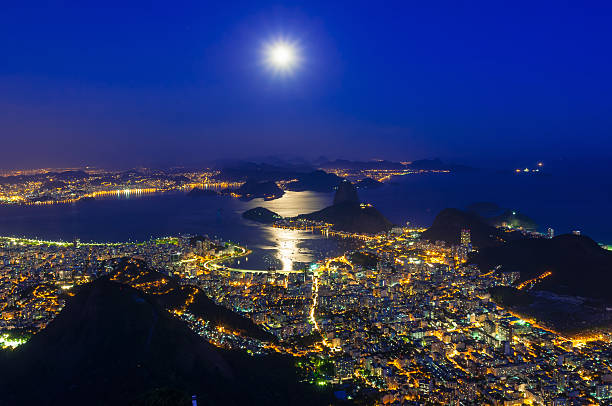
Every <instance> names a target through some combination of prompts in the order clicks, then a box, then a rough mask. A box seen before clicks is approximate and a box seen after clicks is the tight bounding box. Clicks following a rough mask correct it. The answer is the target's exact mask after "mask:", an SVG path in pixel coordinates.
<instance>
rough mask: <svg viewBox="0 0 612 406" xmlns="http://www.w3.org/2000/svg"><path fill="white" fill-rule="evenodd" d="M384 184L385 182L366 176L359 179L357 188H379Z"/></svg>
mask: <svg viewBox="0 0 612 406" xmlns="http://www.w3.org/2000/svg"><path fill="white" fill-rule="evenodd" d="M384 185H385V184H384V183H382V182H379V181H377V180H374V179H372V178H364V179H361V180H358V181H357V182H356V183H355V186H356V187H357V189H378V188H379V187H383V186H384Z"/></svg>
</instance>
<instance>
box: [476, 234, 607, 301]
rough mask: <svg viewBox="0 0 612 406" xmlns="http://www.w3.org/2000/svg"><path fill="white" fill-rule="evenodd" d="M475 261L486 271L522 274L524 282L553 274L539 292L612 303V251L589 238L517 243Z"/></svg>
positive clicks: (493, 249)
mask: <svg viewBox="0 0 612 406" xmlns="http://www.w3.org/2000/svg"><path fill="white" fill-rule="evenodd" d="M472 262H473V263H475V264H477V265H478V266H479V267H480V269H481V270H483V271H486V270H488V269H492V268H494V267H495V266H497V265H501V269H502V270H507V271H519V272H520V273H521V280H528V279H532V278H535V277H537V276H539V275H541V274H543V273H544V272H546V271H551V272H552V275H550V276H549V277H547V278H545V279H543V280H542V281H541V282H539V283H538V284H537V285H536V288H537V289H539V290H549V291H552V292H556V293H559V294H566V295H579V296H584V297H590V298H596V299H603V300H606V301H608V302H612V289H610V286H612V252H610V251H607V250H605V249H603V248H601V247H600V246H599V245H597V243H596V242H595V241H593V240H592V239H590V238H589V237H586V236H579V235H573V234H564V235H560V236H557V237H555V238H553V239H544V238H535V239H523V240H517V241H513V242H510V243H508V244H506V245H503V246H500V247H488V248H485V249H483V250H481V251H480V252H479V253H478V254H477V255H476V256H475V257H474V258H473V259H472Z"/></svg>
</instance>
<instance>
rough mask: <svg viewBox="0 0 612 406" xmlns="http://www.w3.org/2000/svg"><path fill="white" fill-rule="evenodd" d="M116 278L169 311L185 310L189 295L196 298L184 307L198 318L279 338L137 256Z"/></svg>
mask: <svg viewBox="0 0 612 406" xmlns="http://www.w3.org/2000/svg"><path fill="white" fill-rule="evenodd" d="M110 277H111V279H112V280H113V281H116V282H119V283H126V284H129V285H130V286H132V287H134V288H137V289H140V290H142V291H143V292H145V293H148V294H150V295H151V296H152V298H153V300H155V301H157V302H158V303H159V304H160V305H161V306H163V307H164V308H165V309H167V310H178V309H182V308H183V307H184V305H185V303H187V302H188V298H192V300H191V301H190V303H189V305H188V306H187V307H186V308H184V311H187V312H189V313H191V314H193V315H195V316H197V317H200V318H202V319H204V320H208V321H209V322H210V323H212V325H213V326H224V327H229V328H231V329H232V330H235V331H240V332H241V334H242V335H244V336H249V337H253V338H257V339H260V340H265V341H275V340H276V337H275V336H273V335H272V334H270V333H268V332H266V331H264V330H262V329H261V328H260V327H259V326H257V325H256V324H255V323H253V322H252V321H251V319H248V318H246V317H243V316H241V315H239V314H237V313H234V312H233V311H231V310H229V309H227V308H225V307H223V306H219V305H217V304H216V303H215V302H213V301H212V300H211V299H210V298H209V297H208V296H206V294H205V293H204V292H202V290H201V289H200V288H198V287H196V286H193V285H189V286H184V285H179V283H178V282H177V281H176V280H175V279H174V278H171V277H169V276H166V275H164V274H162V273H160V272H158V271H155V270H153V269H150V268H148V267H147V266H146V264H145V263H144V262H142V261H140V260H136V259H124V260H122V261H121V262H120V263H119V264H118V265H117V266H116V267H115V270H114V271H113V272H112V273H111V275H110Z"/></svg>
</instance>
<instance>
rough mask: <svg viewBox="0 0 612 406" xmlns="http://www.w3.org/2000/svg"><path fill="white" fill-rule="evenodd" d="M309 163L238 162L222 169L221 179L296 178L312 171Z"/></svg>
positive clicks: (259, 180)
mask: <svg viewBox="0 0 612 406" xmlns="http://www.w3.org/2000/svg"><path fill="white" fill-rule="evenodd" d="M313 170H314V168H312V167H311V166H308V165H289V164H287V163H282V164H280V165H277V164H268V163H255V162H236V163H233V164H231V165H227V166H225V167H224V168H222V169H221V173H220V174H219V176H218V177H219V179H222V180H227V181H231V182H236V181H247V180H253V181H258V182H263V181H275V182H276V181H279V180H291V179H296V178H297V177H298V176H299V175H300V174H304V173H309V172H312V171H313Z"/></svg>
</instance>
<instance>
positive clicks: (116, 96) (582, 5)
mask: <svg viewBox="0 0 612 406" xmlns="http://www.w3.org/2000/svg"><path fill="white" fill-rule="evenodd" d="M7 3H9V2H6V1H5V2H2V5H1V6H0V46H1V48H0V50H1V54H0V141H1V143H0V158H1V159H0V167H3V168H11V167H13V168H14V167H41V166H69V165H83V164H91V165H107V166H110V165H116V166H137V165H165V164H168V165H169V164H198V163H201V162H206V161H208V160H213V159H217V158H224V157H234V158H247V157H253V156H262V155H270V154H291V155H302V156H305V157H317V156H319V155H326V156H328V157H330V158H335V157H342V158H361V159H364V158H388V159H397V160H412V159H419V158H426V157H441V158H443V159H446V160H452V161H456V162H461V163H473V164H482V165H492V164H495V163H499V164H502V163H503V164H508V165H513V163H514V162H525V161H527V160H530V159H534V160H536V159H537V160H552V159H557V158H559V157H572V158H576V159H591V158H594V159H595V158H596V159H605V158H611V157H612V152H611V151H612V131H611V130H612V114H610V112H611V111H612V97H611V96H612V78H611V72H612V52H610V43H611V40H612V24H610V21H611V18H612V3H610V2H603V1H601V2H598V1H591V2H579V1H576V2H564V1H552V2H540V1H526V2H520V1H511V2H501V1H483V2H456V1H448V2H435V1H419V2H413V1H398V2H392V1H376V2H375V1H369V2H358V1H350V2H349V1H347V2H339V1H338V2H336V1H313V0H310V1H307V2H306V1H305V2H282V3H280V2H266V1H262V0H258V1H246V2H230V1H223V2H210V1H193V2H189V1H184V2H183V1H179V2H167V1H164V2H157V1H153V2H151V1H146V2H145V1H142V2H138V1H132V2H129V3H130V5H129V6H127V7H126V6H125V3H127V2H125V1H113V0H110V1H104V2H87V1H74V2H71V1H65V2H55V1H49V2H36V1H32V2H10V3H11V5H8V4H7ZM84 3H90V4H91V5H88V6H86V5H84ZM23 4H27V5H28V6H27V7H22V6H21V5H23ZM279 38H283V39H285V40H287V41H291V42H295V43H297V44H298V47H299V53H300V55H301V59H302V60H301V63H300V64H299V66H298V67H297V68H296V69H295V70H294V71H292V72H291V73H290V74H284V75H279V74H277V73H275V72H272V71H271V70H270V69H269V68H268V67H267V66H265V64H264V63H263V55H262V50H263V48H264V47H265V45H266V44H267V43H269V42H270V41H274V40H276V39H279Z"/></svg>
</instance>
